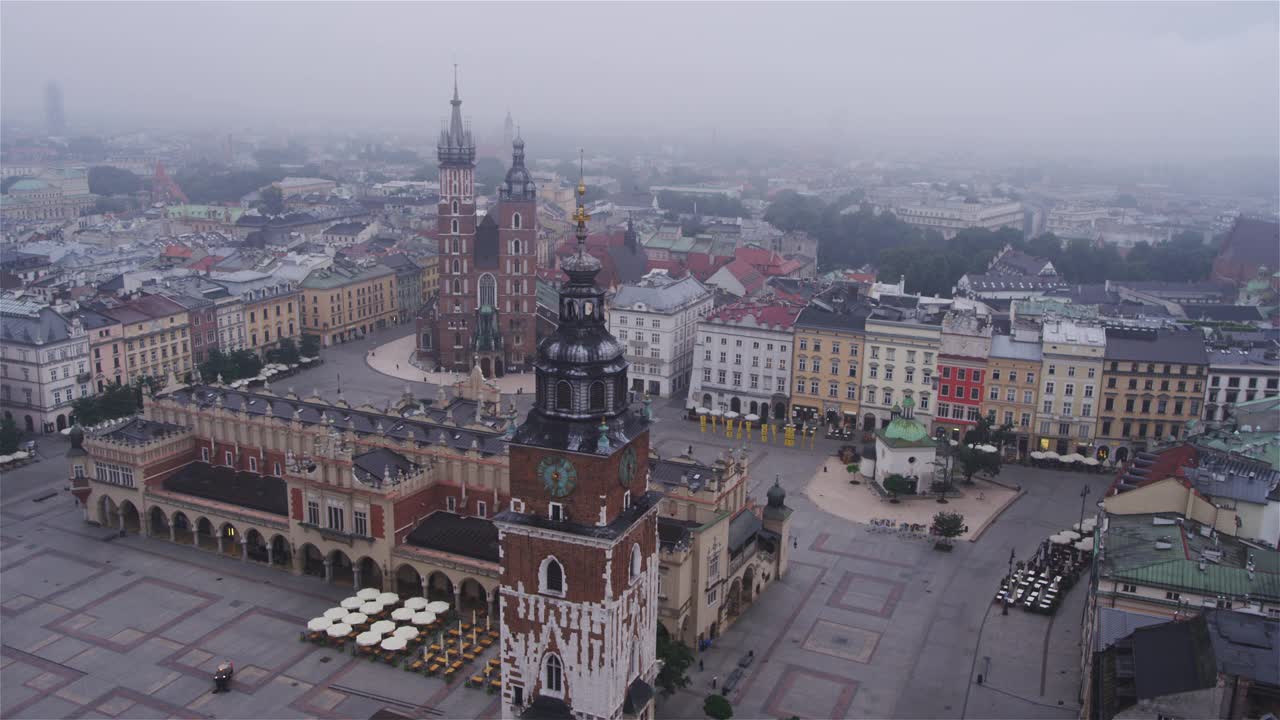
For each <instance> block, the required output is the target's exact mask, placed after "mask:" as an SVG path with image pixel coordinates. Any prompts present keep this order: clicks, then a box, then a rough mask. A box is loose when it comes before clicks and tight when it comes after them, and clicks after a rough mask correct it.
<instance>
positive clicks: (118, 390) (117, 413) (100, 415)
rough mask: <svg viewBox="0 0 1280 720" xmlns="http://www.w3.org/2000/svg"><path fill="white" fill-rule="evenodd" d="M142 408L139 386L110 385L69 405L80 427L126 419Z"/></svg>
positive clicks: (115, 383)
mask: <svg viewBox="0 0 1280 720" xmlns="http://www.w3.org/2000/svg"><path fill="white" fill-rule="evenodd" d="M141 407H142V389H141V387H140V386H138V387H135V386H133V385H122V384H120V383H118V382H114V383H111V384H110V385H107V386H106V387H104V388H103V389H102V392H100V393H98V394H97V395H90V396H88V397H82V398H79V399H78V400H76V401H75V402H74V403H73V404H72V405H71V413H72V415H74V416H75V419H76V422H77V423H79V424H81V425H97V424H98V423H100V422H104V421H106V420H115V419H116V418H122V417H128V416H130V415H133V414H134V413H136V412H138V410H139V409H140V408H141Z"/></svg>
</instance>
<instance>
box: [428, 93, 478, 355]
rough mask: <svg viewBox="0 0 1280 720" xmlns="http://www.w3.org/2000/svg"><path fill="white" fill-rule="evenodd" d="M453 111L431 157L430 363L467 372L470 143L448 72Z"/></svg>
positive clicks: (472, 220)
mask: <svg viewBox="0 0 1280 720" xmlns="http://www.w3.org/2000/svg"><path fill="white" fill-rule="evenodd" d="M449 104H450V105H452V106H453V111H452V113H451V114H450V116H449V127H448V128H445V129H442V130H441V131H440V141H439V142H438V143H437V144H436V157H437V158H438V159H439V161H440V204H439V206H438V208H437V215H438V218H437V221H436V237H437V238H438V239H439V249H440V297H439V300H438V303H437V308H436V309H437V314H436V327H435V333H434V335H435V344H436V347H435V351H436V359H437V361H438V363H439V364H440V366H442V367H450V368H454V369H455V370H456V369H462V370H464V371H465V370H467V369H468V368H470V366H471V360H472V353H471V346H472V339H471V331H472V329H473V328H474V322H475V317H474V315H475V310H476V308H475V307H474V303H472V302H470V298H471V297H472V296H473V294H474V293H475V290H476V288H475V286H474V285H473V284H472V283H471V282H470V277H469V275H470V272H471V270H472V268H471V264H472V260H471V252H473V251H474V249H475V239H476V188H475V173H476V144H475V141H474V140H472V138H471V130H470V129H468V128H467V127H466V126H464V125H463V123H462V100H461V99H460V98H459V97H458V78H457V68H456V67H455V68H454V78H453V100H451V101H449Z"/></svg>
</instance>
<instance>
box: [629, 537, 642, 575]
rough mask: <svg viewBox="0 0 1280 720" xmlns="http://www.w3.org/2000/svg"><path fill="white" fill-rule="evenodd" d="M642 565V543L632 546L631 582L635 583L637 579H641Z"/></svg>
mask: <svg viewBox="0 0 1280 720" xmlns="http://www.w3.org/2000/svg"><path fill="white" fill-rule="evenodd" d="M642 564H643V558H642V557H641V556H640V543H635V544H633V545H632V546H631V574H630V577H631V582H635V581H636V578H638V577H640V571H641V569H642V567H641V566H642Z"/></svg>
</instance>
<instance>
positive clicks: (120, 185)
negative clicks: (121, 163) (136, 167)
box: [89, 165, 142, 195]
mask: <svg viewBox="0 0 1280 720" xmlns="http://www.w3.org/2000/svg"><path fill="white" fill-rule="evenodd" d="M141 189H142V178H140V177H138V176H137V175H135V174H133V173H132V172H130V171H128V170H125V169H124V168H118V167H113V166H111V165H96V166H94V167H91V168H89V192H91V193H93V194H94V195H132V194H133V193H136V192H138V191H139V190H141Z"/></svg>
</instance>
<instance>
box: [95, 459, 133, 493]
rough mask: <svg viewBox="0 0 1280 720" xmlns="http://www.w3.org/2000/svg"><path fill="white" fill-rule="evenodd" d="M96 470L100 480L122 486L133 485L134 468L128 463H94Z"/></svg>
mask: <svg viewBox="0 0 1280 720" xmlns="http://www.w3.org/2000/svg"><path fill="white" fill-rule="evenodd" d="M94 470H95V471H96V473H97V479H98V482H104V483H110V484H112V485H120V486H121V487H130V488H131V487H133V468H131V467H129V466H128V465H114V464H112V463H104V462H100V463H94Z"/></svg>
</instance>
